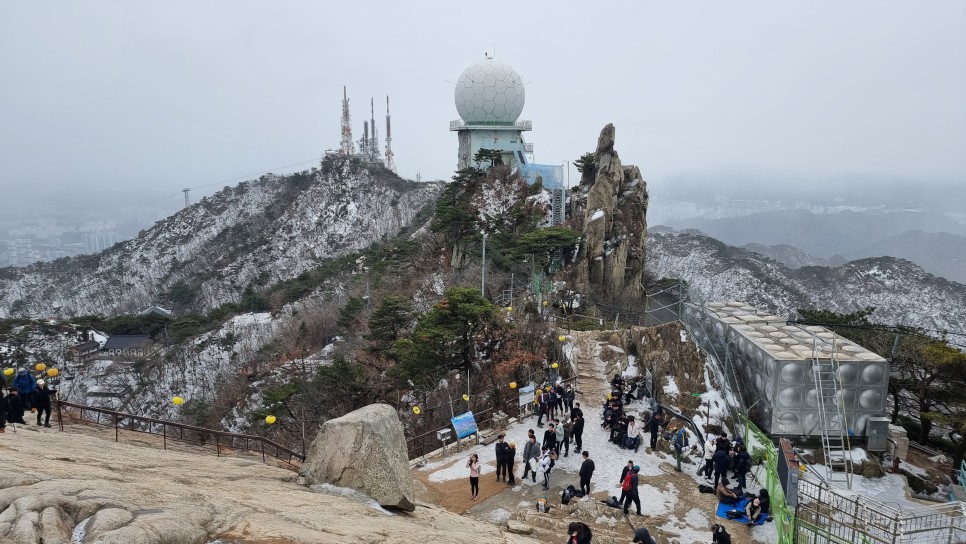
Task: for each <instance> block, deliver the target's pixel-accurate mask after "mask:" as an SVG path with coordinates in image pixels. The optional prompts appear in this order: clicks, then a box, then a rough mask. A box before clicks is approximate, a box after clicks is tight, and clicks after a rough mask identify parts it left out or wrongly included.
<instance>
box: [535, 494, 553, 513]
mask: <svg viewBox="0 0 966 544" xmlns="http://www.w3.org/2000/svg"><path fill="white" fill-rule="evenodd" d="M549 511H550V503H549V502H547V497H540V498H539V499H537V512H543V513H546V512H549Z"/></svg>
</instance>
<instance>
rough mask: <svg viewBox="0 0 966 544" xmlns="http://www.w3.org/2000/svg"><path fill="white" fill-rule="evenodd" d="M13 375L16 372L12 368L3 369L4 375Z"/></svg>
mask: <svg viewBox="0 0 966 544" xmlns="http://www.w3.org/2000/svg"><path fill="white" fill-rule="evenodd" d="M13 373H14V370H13V369H12V368H5V369H3V374H4V375H5V376H13Z"/></svg>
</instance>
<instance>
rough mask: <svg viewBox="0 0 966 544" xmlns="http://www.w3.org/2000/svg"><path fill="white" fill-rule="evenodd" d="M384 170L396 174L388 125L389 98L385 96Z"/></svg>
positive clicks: (389, 126)
mask: <svg viewBox="0 0 966 544" xmlns="http://www.w3.org/2000/svg"><path fill="white" fill-rule="evenodd" d="M386 168H388V169H389V171H391V172H392V173H394V174H395V173H396V163H395V161H393V160H392V127H391V125H390V124H389V96H388V95H387V96H386Z"/></svg>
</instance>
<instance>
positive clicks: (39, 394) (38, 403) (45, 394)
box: [34, 380, 57, 427]
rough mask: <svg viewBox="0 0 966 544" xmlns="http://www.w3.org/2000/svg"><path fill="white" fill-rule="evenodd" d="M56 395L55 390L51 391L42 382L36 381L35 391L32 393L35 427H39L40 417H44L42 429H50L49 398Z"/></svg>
mask: <svg viewBox="0 0 966 544" xmlns="http://www.w3.org/2000/svg"><path fill="white" fill-rule="evenodd" d="M51 395H55V396H56V395H57V390H56V389H51V388H50V386H48V385H47V382H45V381H44V380H37V390H36V391H34V408H36V409H37V426H38V427H39V426H40V416H41V414H43V415H44V427H50V396H51Z"/></svg>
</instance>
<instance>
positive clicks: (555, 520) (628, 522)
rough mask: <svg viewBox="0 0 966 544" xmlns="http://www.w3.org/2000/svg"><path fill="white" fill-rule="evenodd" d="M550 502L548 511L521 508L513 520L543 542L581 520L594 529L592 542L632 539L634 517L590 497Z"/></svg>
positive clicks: (603, 543) (602, 543)
mask: <svg viewBox="0 0 966 544" xmlns="http://www.w3.org/2000/svg"><path fill="white" fill-rule="evenodd" d="M551 504H552V505H553V507H552V508H551V509H550V512H547V513H541V512H537V511H536V509H528V510H523V511H521V512H518V513H517V514H515V515H514V516H513V521H515V522H517V523H516V526H517V527H521V528H526V529H527V530H529V531H531V532H530V534H531V535H533V536H534V537H536V538H539V539H541V540H543V541H545V542H556V541H558V540H559V539H560V536H561V535H566V534H567V526H568V525H570V522H572V521H582V522H584V523H586V524H587V525H589V526H590V527H591V528H592V529H593V532H594V538H593V541H594V544H626V543H627V542H630V540H631V538H633V535H634V529H635V528H636V526H635V525H633V522H634V521H635V516H631V517H630V518H627V517H625V516H624V514H623V512H621V510H620V509H617V508H610V507H608V506H606V505H604V504H602V503H600V501H592V500H591V501H585V502H582V501H579V500H576V499H575V500H572V501H570V504H559V503H558V502H557V501H555V500H552V501H551ZM637 519H640V518H637ZM508 525H509V524H508ZM521 532H522V531H521Z"/></svg>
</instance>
